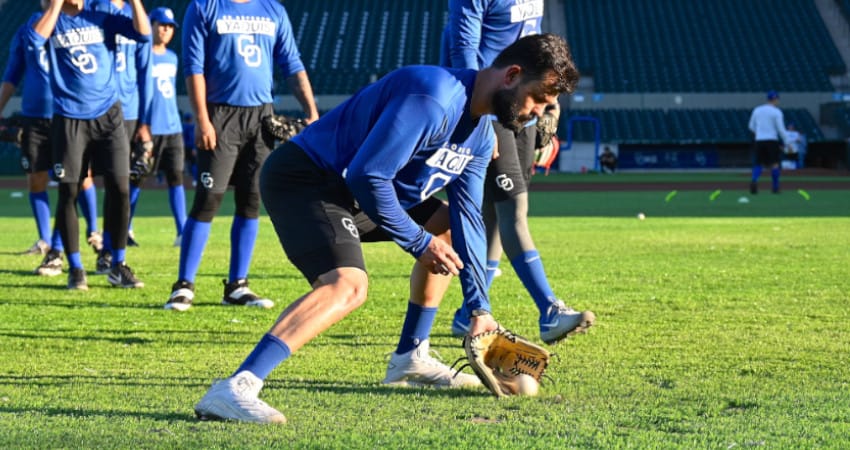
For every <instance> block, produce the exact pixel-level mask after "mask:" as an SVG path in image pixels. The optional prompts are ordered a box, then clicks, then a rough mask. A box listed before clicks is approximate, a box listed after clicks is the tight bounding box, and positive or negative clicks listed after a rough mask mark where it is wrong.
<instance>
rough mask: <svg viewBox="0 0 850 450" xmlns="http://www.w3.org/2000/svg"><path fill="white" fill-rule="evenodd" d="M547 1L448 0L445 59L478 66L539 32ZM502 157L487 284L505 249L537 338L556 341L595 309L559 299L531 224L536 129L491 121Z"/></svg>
mask: <svg viewBox="0 0 850 450" xmlns="http://www.w3.org/2000/svg"><path fill="white" fill-rule="evenodd" d="M543 4H544V0H449V20H448V23H447V24H446V28H445V29H444V31H443V42H442V54H441V64H442V65H446V66H449V67H458V68H469V69H478V68H481V67H487V66H488V65H490V63H491V62H492V61H493V58H495V57H496V55H498V54H499V52H500V51H501V50H502V49H504V48H506V47H507V46H509V45H511V44H512V43H513V42H515V41H516V40H517V39H519V38H521V37H523V36H527V35H533V34H539V33H540V22H541V20H542V18H543ZM493 128H494V129H495V131H496V138H497V140H498V145H499V149H500V153H501V154H502V155H503V156H502V157H500V158H498V159H496V160H494V161H493V162H492V163H491V164H490V168H489V169H488V171H487V181H486V183H485V189H484V209H483V212H484V221H485V224H486V226H487V241H488V251H487V283H488V286H489V285H490V283H492V281H493V277H494V275H495V273H496V270H497V269H498V268H499V260H500V259H501V257H502V247H504V250H505V253H507V255H508V259H510V262H511V265H512V266H513V268H514V271H515V272H516V274H517V276H518V277H519V278H520V280H521V281H522V283H523V285H524V286H525V288H526V290H528V293H529V294H530V295H531V298H532V299H533V300H534V303H535V304H536V305H537V308H538V310H539V311H540V319H539V325H540V337H541V338H542V339H543V341H544V342H546V343H549V344H553V343H556V342H558V341H560V340H562V339H564V338H566V337H567V336H568V335H570V334H573V333H576V332H579V331H583V330H585V329H587V327H589V326H591V325H592V324H593V321H594V320H595V316H594V315H593V313H592V312H590V311H584V312H577V311H575V310H573V309H572V308H569V307H567V306H566V305H564V303H563V302H562V301H560V300H558V299H557V297H556V296H555V294H554V292H553V291H552V288H551V286H550V285H549V280H548V279H547V278H546V272H545V271H544V270H543V263H542V261H541V259H540V253H539V252H538V251H537V249H536V248H535V246H534V241H533V240H532V239H531V233H530V231H529V228H528V217H527V215H528V182H529V179H530V177H531V173H532V170H533V164H534V142H535V137H536V134H535V133H536V127H534V126H526V127H524V128H516V129H512V128H511V127H506V126H503V125H502V124H500V123H498V121H496V122H494V123H493ZM468 317H469V312H468V311H466V310H465V309H463V307H461V308H460V309H458V310H457V312H456V313H455V317H454V320H453V321H452V333H453V334H454V335H456V336H463V335H464V334H466V332H467V331H468V329H469V320H468Z"/></svg>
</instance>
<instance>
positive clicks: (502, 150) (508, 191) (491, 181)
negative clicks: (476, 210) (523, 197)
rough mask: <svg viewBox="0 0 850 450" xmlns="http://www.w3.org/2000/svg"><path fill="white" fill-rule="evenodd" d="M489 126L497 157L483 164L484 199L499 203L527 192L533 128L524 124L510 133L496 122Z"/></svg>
mask: <svg viewBox="0 0 850 450" xmlns="http://www.w3.org/2000/svg"><path fill="white" fill-rule="evenodd" d="M493 129H494V130H495V131H496V142H497V143H498V146H499V157H498V158H496V159H494V160H493V161H491V162H490V166H489V167H487V177H486V179H485V180H484V201H486V202H501V201H504V200H507V199H509V198H511V197H514V196H516V195H519V194H521V193H523V192H527V191H528V182H529V180H530V179H531V168H532V165H533V164H534V140H535V139H536V138H537V128H536V127H533V126H530V127H525V128H523V129H522V130H521V131H520V132H519V133H514V132H513V131H511V130H509V129H507V128H505V127H504V126H502V124H500V123H499V122H498V121H493Z"/></svg>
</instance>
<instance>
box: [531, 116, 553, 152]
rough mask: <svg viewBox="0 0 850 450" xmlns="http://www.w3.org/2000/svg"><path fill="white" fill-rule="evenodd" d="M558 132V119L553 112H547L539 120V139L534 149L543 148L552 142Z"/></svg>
mask: <svg viewBox="0 0 850 450" xmlns="http://www.w3.org/2000/svg"><path fill="white" fill-rule="evenodd" d="M557 132H558V118H557V117H555V115H554V114H552V113H551V112H548V111H547V112H545V113H543V115H542V116H540V117H539V118H538V119H537V138H536V141H535V143H534V148H543V147H545V146H547V145H549V143H550V142H551V141H552V137H553V136H555V134H556V133H557Z"/></svg>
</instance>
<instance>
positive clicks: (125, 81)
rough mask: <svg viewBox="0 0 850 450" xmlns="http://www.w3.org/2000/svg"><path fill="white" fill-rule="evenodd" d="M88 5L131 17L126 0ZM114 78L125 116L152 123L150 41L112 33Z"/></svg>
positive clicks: (129, 118)
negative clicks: (116, 4)
mask: <svg viewBox="0 0 850 450" xmlns="http://www.w3.org/2000/svg"><path fill="white" fill-rule="evenodd" d="M91 8H92V9H94V10H96V11H103V12H106V13H110V14H118V15H122V16H124V17H127V18H129V19H132V18H133V7H132V6H130V3H129V2H124V6H123V7H121V8H118V7H117V6H115V5H113V4H112V2H110V1H109V0H95V2H94V3H93V4H92V5H91ZM114 52H115V53H114V54H115V66H114V67H115V79H116V81H117V82H118V98H119V100H120V101H121V109H122V110H123V112H124V120H138V121H139V122H140V123H143V124H147V125H150V123H151V112H150V108H151V101H152V100H153V83H152V80H151V72H150V71H151V69H150V61H151V44H150V43H149V42H137V41H136V40H135V39H132V38H130V37H126V36H124V35H123V34H119V35H117V36H115V46H114Z"/></svg>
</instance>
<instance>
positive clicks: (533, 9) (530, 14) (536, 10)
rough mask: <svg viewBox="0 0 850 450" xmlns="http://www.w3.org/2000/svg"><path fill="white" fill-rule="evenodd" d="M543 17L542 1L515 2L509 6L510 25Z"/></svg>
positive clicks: (523, 0) (521, 0) (518, 0)
mask: <svg viewBox="0 0 850 450" xmlns="http://www.w3.org/2000/svg"><path fill="white" fill-rule="evenodd" d="M539 17H543V0H516V4H515V5H514V6H511V23H517V22H525V21H526V20H529V19H537V18H539Z"/></svg>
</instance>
